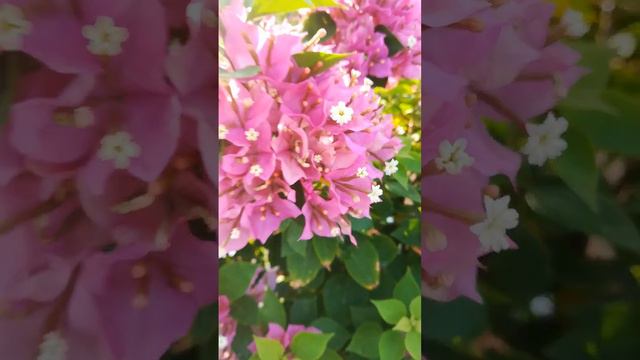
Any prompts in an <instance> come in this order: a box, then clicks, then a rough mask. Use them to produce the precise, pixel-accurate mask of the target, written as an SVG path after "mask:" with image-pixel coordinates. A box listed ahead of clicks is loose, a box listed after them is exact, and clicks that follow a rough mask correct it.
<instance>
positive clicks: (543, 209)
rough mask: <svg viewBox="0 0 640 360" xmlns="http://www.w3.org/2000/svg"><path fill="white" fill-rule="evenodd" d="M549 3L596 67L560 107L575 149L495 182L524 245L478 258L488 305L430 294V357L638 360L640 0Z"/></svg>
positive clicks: (495, 129) (587, 63)
mask: <svg viewBox="0 0 640 360" xmlns="http://www.w3.org/2000/svg"><path fill="white" fill-rule="evenodd" d="M554 2H555V3H556V4H557V5H558V8H557V16H556V20H555V22H556V25H555V26H557V28H558V29H559V33H562V32H563V31H562V30H561V29H563V28H564V29H567V28H569V29H572V30H573V31H566V32H565V34H564V36H566V38H567V42H568V43H569V44H570V45H571V46H572V47H573V48H575V49H577V50H578V51H580V52H581V53H582V55H583V59H582V64H581V65H582V66H584V67H587V68H589V69H590V73H589V75H588V76H586V77H585V78H583V79H582V80H581V81H580V82H579V83H578V84H577V86H576V87H575V88H574V89H572V91H571V93H570V94H569V95H568V97H567V98H566V99H565V100H564V101H563V102H562V103H561V104H560V105H559V106H558V108H557V109H556V110H555V112H556V113H557V114H558V115H561V116H563V117H565V118H566V119H567V120H568V121H569V124H570V126H569V131H568V133H567V134H566V135H565V139H566V140H567V142H568V144H569V147H568V150H567V151H566V153H565V154H563V156H562V157H561V158H559V159H557V160H555V161H553V162H551V163H550V164H548V165H546V166H545V167H543V168H538V167H532V166H530V165H527V164H524V165H523V168H522V169H521V171H520V173H519V176H518V182H517V185H516V186H517V190H515V189H514V188H513V186H512V185H510V184H509V183H508V181H506V180H505V179H502V178H495V179H494V182H495V183H496V184H498V185H500V186H501V189H502V191H503V192H505V193H508V194H510V195H511V196H512V198H513V199H514V203H515V205H516V208H517V210H518V212H519V213H520V216H521V223H520V226H519V228H518V229H517V230H516V231H514V232H512V233H511V236H512V238H513V239H514V241H515V242H516V243H517V244H518V246H519V249H518V250H516V251H509V252H502V253H499V254H492V255H489V256H487V257H485V258H483V259H481V262H482V264H483V266H484V267H485V269H484V270H482V271H480V276H479V291H480V293H481V294H482V296H483V299H484V303H483V304H478V303H475V302H473V301H471V300H467V299H458V300H456V301H453V302H451V303H439V302H435V301H430V300H424V301H425V303H424V305H423V306H424V307H425V309H424V310H423V314H429V316H428V317H426V318H425V319H424V323H423V326H424V327H423V329H424V330H425V331H423V334H424V336H425V339H424V340H425V341H424V344H423V348H424V349H425V350H424V351H425V353H426V355H427V357H428V358H429V359H431V360H440V359H445V360H455V359H523V360H525V359H554V360H555V359H562V360H567V359H570V360H581V359H613V360H626V359H629V360H632V359H640V341H639V339H640V235H639V231H638V229H639V227H638V226H640V161H639V159H640V51H638V49H637V48H638V47H637V42H638V40H640V1H638V0H617V1H612V0H605V1H599V0H598V1H592V0H555V1H554ZM532 96H535V94H532ZM487 123H488V124H489V125H490V128H491V131H492V133H493V135H494V136H495V137H496V138H498V139H500V140H502V141H503V142H504V143H506V144H507V145H509V146H512V147H514V148H517V147H519V146H521V145H522V144H517V143H512V142H511V141H510V139H513V138H516V137H515V136H510V135H511V132H512V131H516V130H515V129H511V128H508V127H505V126H504V125H502V124H497V123H493V122H491V120H489V119H487Z"/></svg>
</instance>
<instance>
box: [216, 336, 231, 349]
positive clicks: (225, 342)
mask: <svg viewBox="0 0 640 360" xmlns="http://www.w3.org/2000/svg"><path fill="white" fill-rule="evenodd" d="M227 346H229V339H227V337H226V336H222V335H219V336H218V349H224V348H226V347H227Z"/></svg>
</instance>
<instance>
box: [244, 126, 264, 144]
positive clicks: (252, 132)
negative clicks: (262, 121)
mask: <svg viewBox="0 0 640 360" xmlns="http://www.w3.org/2000/svg"><path fill="white" fill-rule="evenodd" d="M244 136H245V137H246V138H247V141H256V140H258V138H259V137H260V133H259V132H257V131H256V129H254V128H251V129H249V130H247V131H245V132H244Z"/></svg>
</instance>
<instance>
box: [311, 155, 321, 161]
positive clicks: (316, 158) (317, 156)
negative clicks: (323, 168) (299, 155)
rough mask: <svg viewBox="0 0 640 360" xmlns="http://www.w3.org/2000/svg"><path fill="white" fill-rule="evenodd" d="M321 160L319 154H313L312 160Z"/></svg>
mask: <svg viewBox="0 0 640 360" xmlns="http://www.w3.org/2000/svg"><path fill="white" fill-rule="evenodd" d="M321 161H322V155H320V154H315V155H313V162H316V163H319V162H321Z"/></svg>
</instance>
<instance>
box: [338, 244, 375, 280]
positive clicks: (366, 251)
mask: <svg viewBox="0 0 640 360" xmlns="http://www.w3.org/2000/svg"><path fill="white" fill-rule="evenodd" d="M344 262H345V265H346V267H347V271H348V272H349V275H351V277H352V278H353V279H354V280H355V281H356V282H357V283H358V284H360V285H361V286H362V287H364V288H365V289H367V290H372V289H375V288H376V287H377V286H378V285H379V284H380V260H379V259H378V251H377V250H376V248H375V247H374V246H373V245H371V243H370V242H369V241H368V240H361V241H359V242H358V245H357V246H355V247H352V248H350V249H349V250H348V252H347V254H346V256H345V259H344Z"/></svg>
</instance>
